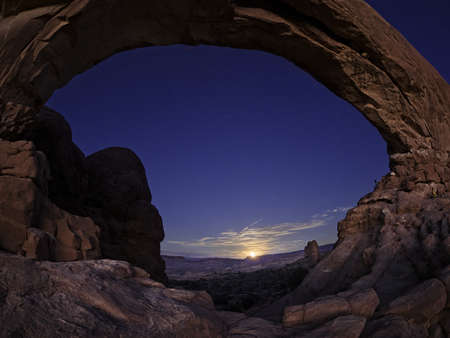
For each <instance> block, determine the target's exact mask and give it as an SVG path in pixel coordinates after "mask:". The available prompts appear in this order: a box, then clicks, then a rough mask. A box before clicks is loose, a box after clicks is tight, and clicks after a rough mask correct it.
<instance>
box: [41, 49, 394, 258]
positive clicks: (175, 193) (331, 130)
mask: <svg viewBox="0 0 450 338" xmlns="http://www.w3.org/2000/svg"><path fill="white" fill-rule="evenodd" d="M180 56H182V59H180ZM113 83H116V85H113ZM148 93H151V94H152V95H151V97H149V95H148ZM74 98H76V99H75V100H74ZM47 104H48V105H49V106H50V107H51V108H52V109H55V110H56V111H59V112H61V113H62V114H63V115H65V116H66V118H68V121H69V123H70V125H71V126H72V129H73V131H74V136H73V138H74V142H75V144H77V145H78V146H79V147H81V149H82V150H83V152H84V153H85V154H86V155H89V154H93V153H95V152H97V151H100V150H101V149H105V148H109V147H112V146H126V147H127V148H130V149H132V150H133V151H136V153H137V155H138V157H139V158H140V159H141V161H142V162H143V165H144V167H145V168H146V174H147V177H148V179H149V183H150V187H151V191H152V195H153V199H152V203H153V204H154V205H155V206H156V207H157V208H158V209H159V211H160V213H161V215H162V217H163V220H164V224H165V225H164V229H165V234H166V236H165V241H164V242H163V243H162V244H163V254H164V253H168V254H172V255H174V254H175V255H183V254H184V255H187V256H211V257H212V256H214V257H233V258H245V257H246V256H248V252H249V251H251V250H253V251H256V252H258V255H264V254H275V253H281V252H289V251H297V250H300V249H303V247H304V246H305V245H306V243H307V242H308V241H310V240H318V241H319V243H320V244H329V243H334V242H335V241H336V239H337V232H336V224H337V221H339V220H340V219H341V218H343V217H344V215H345V211H346V210H348V209H350V207H352V206H354V205H356V202H357V200H358V199H359V198H360V196H362V195H364V194H366V193H368V192H369V191H370V190H371V189H372V188H373V184H374V180H379V179H380V178H381V177H382V176H383V175H384V174H386V172H387V171H388V166H387V164H388V163H387V158H386V152H385V144H384V142H383V140H382V139H381V137H379V136H377V135H376V132H375V130H374V129H373V127H372V126H371V125H370V124H369V123H367V121H366V120H365V119H364V118H363V117H361V116H360V115H359V113H358V112H357V111H356V110H354V108H353V107H351V106H349V105H348V104H347V103H345V102H344V101H340V100H339V99H338V98H336V97H334V95H332V94H331V93H329V92H328V90H327V89H326V88H323V87H322V86H321V85H320V84H319V83H317V82H316V81H315V80H313V79H311V78H310V77H309V76H308V75H307V74H305V73H302V72H301V71H299V69H298V68H296V67H295V66H293V65H291V64H290V63H288V62H286V61H284V60H283V59H279V58H278V57H275V56H272V55H270V54H266V53H258V52H255V51H238V50H234V49H224V48H222V47H221V48H215V47H207V46H204V47H188V46H174V47H151V48H148V49H140V50H136V51H134V52H128V53H125V54H121V55H119V56H117V57H114V58H112V59H109V60H108V61H106V62H105V63H102V64H100V65H99V66H96V67H95V68H94V69H93V70H92V71H91V72H89V73H87V74H84V75H83V76H80V77H79V78H77V79H75V80H73V81H72V82H71V84H69V85H68V87H66V88H65V89H63V90H61V91H60V92H57V93H56V94H55V95H54V96H53V97H52V98H51V100H50V101H49V102H48V103H47ZM369 135H370V136H369ZM356 139H357V140H358V141H357V142H355V140H356ZM55 170H57V169H56V168H55ZM59 188H60V187H59ZM54 190H57V189H54ZM57 203H58V202H57ZM58 204H61V203H58ZM327 210H328V213H327V212H326V211H327ZM249 224H255V231H258V230H259V232H261V235H262V232H264V231H270V230H271V229H276V228H277V227H280V226H281V227H285V228H286V229H285V230H286V231H288V232H290V236H287V237H285V236H281V235H282V234H281V233H279V235H280V236H281V237H280V238H279V240H278V241H277V239H276V238H271V239H270V240H269V238H267V237H268V236H265V238H261V237H260V234H255V236H251V237H252V238H246V240H245V241H241V240H239V236H238V233H239V232H240V231H242V230H243V229H244V228H245V226H246V225H249ZM301 224H303V227H304V228H306V229H305V230H308V225H309V226H311V228H315V227H316V226H317V227H318V228H317V229H316V230H308V231H303V233H305V234H306V236H305V235H302V234H301V233H300V232H299V231H300V230H299V231H297V230H295V231H291V230H290V229H291V228H292V229H294V228H295V227H299V226H300V225H301ZM256 225H257V226H256ZM225 232H230V233H236V235H235V236H231V235H230V236H229V238H227V239H226V240H227V241H233V240H234V243H233V245H229V246H227V247H225V246H224V245H223V243H221V242H222V241H223V240H225V239H224V238H220V237H223V236H221V235H220V234H221V233H225ZM241 235H242V234H241ZM291 237H295V238H291ZM201 239H206V241H202V240H201ZM250 239H252V240H253V242H252V243H249V240H250ZM244 242H245V243H244ZM196 244H197V245H196Z"/></svg>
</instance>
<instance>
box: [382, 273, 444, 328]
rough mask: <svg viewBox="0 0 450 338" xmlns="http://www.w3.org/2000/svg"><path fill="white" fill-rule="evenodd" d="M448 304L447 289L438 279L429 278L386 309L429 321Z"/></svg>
mask: <svg viewBox="0 0 450 338" xmlns="http://www.w3.org/2000/svg"><path fill="white" fill-rule="evenodd" d="M446 304H447V290H446V288H445V286H444V284H443V283H442V282H441V281H440V280H438V279H429V280H427V281H425V282H423V283H422V284H420V285H418V286H416V287H414V288H413V289H412V290H410V291H408V292H407V293H406V294H404V295H402V296H400V297H398V298H397V299H395V300H394V301H392V302H391V303H390V304H389V305H388V308H387V309H386V310H385V311H384V313H386V314H394V315H401V316H404V317H406V318H408V319H413V320H414V321H415V322H417V323H423V322H427V321H429V320H430V319H431V318H433V317H434V316H436V315H437V314H438V313H440V312H441V311H442V310H443V309H444V308H445V306H446Z"/></svg>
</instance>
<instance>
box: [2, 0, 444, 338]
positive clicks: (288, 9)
mask: <svg viewBox="0 0 450 338" xmlns="http://www.w3.org/2000/svg"><path fill="white" fill-rule="evenodd" d="M39 6H40V7H39ZM0 43H1V45H2V46H3V47H2V49H1V52H0V65H1V69H0V138H2V141H1V148H0V158H1V161H0V168H1V171H0V215H1V223H0V230H1V231H0V247H1V248H3V249H5V250H8V251H10V252H14V253H23V254H25V255H28V256H30V257H36V258H48V257H51V258H52V257H53V258H54V259H57V260H72V259H82V258H96V257H99V256H100V252H99V238H100V242H101V241H102V240H101V238H102V236H103V235H102V234H101V232H100V231H101V230H102V229H101V228H102V227H103V228H105V237H104V238H105V243H103V244H100V246H104V247H105V250H106V251H108V250H110V251H108V252H114V253H117V254H119V255H124V256H126V257H128V259H130V256H129V255H130V251H129V248H130V245H132V241H133V239H135V238H136V237H137V233H132V234H129V230H131V232H133V231H134V230H132V229H131V228H130V229H129V230H126V231H124V232H121V231H119V233H120V234H125V235H128V234H129V235H130V239H129V240H128V239H124V238H120V236H116V235H115V234H114V235H112V234H111V233H112V231H113V230H114V231H115V230H116V229H119V228H120V229H122V230H123V229H124V228H125V227H126V226H130V225H131V224H135V225H136V224H137V225H136V229H138V230H136V231H137V232H138V233H139V232H140V231H142V227H141V225H142V224H143V223H142V220H143V218H146V219H147V218H149V219H151V220H152V221H150V223H151V222H154V227H153V225H150V228H152V229H154V230H152V231H155V233H154V235H155V236H156V237H153V232H152V231H151V232H152V235H149V237H148V238H152V239H153V242H152V243H156V242H157V240H156V238H160V237H161V236H160V235H161V231H160V230H159V229H160V219H159V216H157V213H156V211H155V210H154V209H153V208H152V207H150V206H148V204H146V206H145V207H142V204H141V202H138V201H140V200H135V201H133V202H132V201H130V203H132V204H133V205H134V204H136V205H138V206H136V208H137V209H136V210H135V211H133V212H132V216H130V218H127V219H126V220H124V218H122V219H120V217H122V216H123V214H122V213H120V215H119V216H120V217H119V218H117V217H116V216H117V215H115V214H110V212H109V211H108V208H109V207H110V206H108V205H104V204H101V205H89V203H90V202H91V201H95V200H96V197H98V196H101V193H99V192H95V193H93V194H90V193H89V189H88V186H89V177H88V174H87V172H86V171H84V170H85V168H83V166H85V165H86V162H85V161H84V159H83V156H82V154H80V153H79V151H78V150H77V148H76V147H75V146H73V145H72V144H71V140H70V139H69V137H68V136H67V133H64V132H62V134H60V131H59V130H55V126H63V127H62V128H63V129H64V128H65V127H64V122H61V121H60V122H57V121H56V120H53V119H52V118H49V119H47V118H46V115H45V114H46V113H45V112H46V110H45V109H44V108H43V105H44V104H45V102H46V101H47V99H48V98H49V97H50V96H51V95H52V93H53V92H54V90H56V89H57V88H59V87H61V86H63V85H65V84H66V83H67V82H68V81H70V79H71V78H72V77H73V76H75V75H76V74H78V73H80V72H82V71H84V70H86V69H88V68H90V67H92V66H93V65H94V64H96V63H97V62H100V61H101V60H104V59H105V58H107V57H109V56H111V55H113V54H114V53H117V52H119V51H122V50H125V49H132V48H137V47H143V46H153V45H169V44H177V43H184V44H190V45H196V44H211V45H219V46H228V47H237V48H248V49H259V50H263V51H267V52H271V53H274V54H277V55H280V56H283V57H285V58H286V59H288V60H290V61H292V62H293V63H295V64H296V65H298V66H299V67H301V68H303V69H304V70H305V71H307V72H309V73H310V74H311V75H312V76H314V77H315V78H316V79H317V80H318V81H320V82H322V83H323V84H324V85H325V86H327V87H328V88H329V89H330V90H332V91H333V92H334V93H336V95H338V96H340V97H341V98H343V99H344V100H347V101H348V102H349V103H351V104H353V105H354V106H355V107H356V108H357V109H359V110H360V111H361V112H362V114H363V115H364V116H365V117H366V118H367V119H368V120H369V121H370V122H371V123H373V125H374V126H375V127H376V128H377V129H378V130H379V132H380V133H381V135H382V136H383V138H384V139H385V140H386V142H387V144H388V153H389V156H390V170H391V172H390V173H389V174H388V175H387V176H385V177H384V178H383V179H382V180H381V181H380V182H379V183H378V185H377V187H376V188H375V190H374V192H372V193H370V194H368V195H367V196H365V197H363V198H362V199H361V200H360V201H359V203H358V206H356V207H355V208H353V209H352V210H350V211H349V212H348V214H347V216H346V218H345V219H344V220H343V221H341V222H340V223H339V227H338V231H339V240H338V242H337V243H336V247H335V249H334V250H333V251H332V252H331V253H330V254H329V255H328V256H327V257H325V258H323V259H322V260H321V261H320V262H319V263H318V264H317V265H316V266H315V267H314V269H313V270H312V271H311V272H310V273H309V274H308V276H307V277H306V278H305V280H304V281H303V283H302V284H301V285H300V286H299V288H298V289H297V290H296V291H295V292H294V293H293V294H291V295H288V296H286V297H285V298H283V299H282V300H280V301H279V302H277V303H275V304H272V305H271V306H269V307H267V308H266V309H264V310H263V311H261V312H260V315H261V316H264V317H266V318H274V319H278V320H281V318H282V316H283V313H284V311H285V308H286V307H288V306H293V305H296V306H302V305H304V306H305V309H306V307H307V305H308V304H309V303H310V302H314V299H315V298H317V297H323V296H331V297H334V296H333V295H335V296H337V297H341V296H339V294H340V293H341V292H344V291H345V292H350V293H357V292H360V291H363V290H370V289H373V290H374V292H376V294H377V297H378V298H379V301H380V304H379V306H378V307H377V309H376V312H375V315H374V317H372V318H369V319H366V318H365V317H362V316H359V315H348V314H347V315H342V312H339V311H337V312H336V313H335V314H334V315H336V316H338V317H336V318H334V319H330V320H329V321H328V322H327V323H325V324H323V325H322V326H320V327H311V326H309V325H306V326H305V325H300V326H298V327H297V328H296V329H297V330H298V332H300V333H298V335H301V334H303V333H304V335H305V336H309V337H311V336H320V337H322V336H330V335H333V334H334V335H338V336H339V335H340V334H341V333H342V332H348V336H354V337H357V336H359V335H360V334H361V332H363V333H362V335H363V336H367V337H384V336H386V335H387V333H389V334H397V335H398V336H399V337H426V336H429V335H434V336H436V335H437V336H439V335H441V336H442V335H445V334H447V335H448V334H450V323H449V320H450V319H449V317H450V315H449V310H448V294H447V293H445V292H442V290H443V289H442V285H443V284H445V286H446V288H447V292H448V278H447V277H445V271H448V265H449V264H450V237H449V229H448V228H449V223H450V216H449V210H450V161H449V152H450V89H449V85H448V84H447V82H446V81H445V80H444V79H442V77H441V76H440V75H439V74H438V73H437V71H436V70H435V69H434V68H433V67H432V66H431V65H430V64H429V63H428V62H427V61H426V60H425V59H424V58H423V57H422V56H421V55H420V54H419V53H418V52H417V51H416V50H415V49H414V48H413V47H412V46H411V45H410V44H409V43H408V42H407V41H406V40H405V38H404V37H403V36H402V35H401V34H400V33H399V32H397V31H396V30H395V29H394V28H393V27H391V26H390V25H389V24H388V23H387V22H386V21H385V20H383V19H382V18H381V17H380V16H379V15H378V14H377V13H376V12H375V11H374V10H373V9H371V7H370V6H369V5H368V4H367V3H366V2H365V1H363V0H347V1H335V0H323V1H318V0H307V1H292V0H280V1H260V2H256V1H248V0H231V1H228V0H211V1H194V0H176V1H164V2H161V1H151V0H149V1H137V2H133V3H132V4H130V2H129V1H123V0H111V1H108V5H107V6H105V3H104V2H103V1H94V0H85V1H81V0H72V1H70V0H45V1H34V0H33V1H20V2H15V1H4V2H3V6H2V8H1V18H0ZM93 113H94V112H93ZM49 114H50V115H51V113H49ZM58 128H59V127H58ZM53 140H55V141H53ZM60 140H61V142H62V146H58V142H59V141H60ZM14 141H17V142H14ZM109 155H110V158H111V159H114V158H116V157H115V155H112V154H109ZM48 168H50V175H51V176H49V171H48ZM97 170H100V171H101V170H102V169H101V168H99V169H97V168H91V172H93V173H94V174H95V173H97ZM117 174H118V175H119V176H121V174H120V172H119V173H117ZM50 177H53V180H51V179H49V178H50ZM127 184H128V183H127ZM127 184H125V187H131V186H134V185H133V184H131V185H130V186H128V185H127ZM102 185H103V186H104V187H108V185H109V182H108V181H107V180H106V181H103V182H102ZM85 189H87V190H85ZM85 192H86V194H85ZM85 198H87V200H85ZM139 198H140V197H139ZM147 202H149V201H146V202H145V203H147ZM93 210H95V212H94V211H93ZM121 210H122V209H121ZM122 211H123V210H122ZM136 215H139V216H136ZM93 219H94V220H95V222H97V223H98V224H97V223H95V222H93ZM111 219H114V220H115V221H117V223H115V222H112V223H111V224H112V225H110V223H109V222H110V221H111ZM122 221H123V222H124V223H121V222H122ZM150 223H149V224H150ZM120 224H123V226H124V228H121V225H120ZM42 231H43V232H42ZM158 236H159V237H158ZM117 241H118V242H117ZM117 245H123V246H124V247H123V249H122V248H121V249H120V250H118V249H117ZM114 246H116V247H115V248H114ZM107 247H108V249H106V248H107ZM122 250H123V251H122ZM157 251H158V250H157V248H156V247H155V248H154V249H153V251H152V250H149V251H148V252H153V254H154V255H155V256H153V257H152V258H149V261H146V262H150V261H152V262H158V261H160V258H159V253H157ZM146 254H147V251H144V252H139V254H138V257H140V258H135V259H136V263H138V264H141V262H142V259H143V258H142V255H146ZM127 255H128V256H127ZM8 259H17V258H13V257H11V258H5V261H7V260H8ZM35 264H37V263H35ZM76 264H80V265H83V264H85V266H86V267H87V266H88V264H92V263H76ZM152 264H153V263H152ZM54 267H55V269H56V270H58V267H61V269H62V267H63V265H54ZM154 269H155V271H156V275H157V274H158V273H161V271H162V269H163V267H162V266H158V267H154ZM446 269H447V270H446ZM2 271H3V270H2ZM158 271H159V272H158ZM54 273H55V274H57V273H58V272H57V271H55V272H54ZM61 273H62V272H61ZM2 276H3V277H2V278H5V277H4V273H3V274H2ZM43 276H44V274H43V272H42V271H41V270H36V272H35V273H34V274H32V275H29V278H28V281H29V282H30V283H35V282H38V281H40V279H41V278H44V277H43ZM442 276H444V277H442ZM68 278H75V277H74V276H71V277H68ZM92 282H93V283H95V282H96V281H95V280H92ZM442 283H443V284H442ZM124 284H125V285H122V286H123V287H124V288H126V287H127V286H126V285H127V283H126V282H124ZM0 285H3V284H0ZM8 285H10V284H8ZM1 287H2V288H3V286H1ZM24 290H26V288H24ZM5 292H6V293H7V294H8V295H9V293H10V292H11V290H10V289H9V290H7V291H2V293H0V295H2V294H4V293H5ZM79 292H82V290H80V291H79ZM105 292H106V291H99V293H100V294H104V295H105V296H106V293H105ZM138 294H139V295H141V291H139V292H138ZM418 294H423V297H418V296H417V295H418ZM17 295H19V296H18V297H25V296H24V295H26V294H24V293H20V292H18V293H17ZM61 295H64V293H62V294H61ZM55 297H56V296H55ZM61 297H63V296H61ZM138 297H139V296H138ZM399 297H400V298H399ZM436 297H440V298H439V299H440V300H442V301H441V302H438V305H439V306H438V305H436V306H431V308H430V307H429V306H425V305H424V304H423V302H422V301H420V300H419V299H425V300H426V299H430V300H431V299H437V298H436ZM344 298H345V297H344ZM2 299H3V298H2V297H0V300H2ZM49 299H50V300H48V299H47V298H46V302H42V304H41V305H40V306H42V308H45V306H46V305H48V302H50V301H53V300H54V298H49ZM321 299H323V298H321ZM346 299H347V298H346ZM55 302H56V300H55ZM347 302H348V301H347ZM444 303H446V304H447V305H446V308H445V309H444V308H443V305H442V304H444ZM405 304H409V305H407V306H406V305H405ZM4 306H5V303H2V307H4ZM123 306H125V305H123ZM37 309H38V305H35V306H34V307H25V308H23V310H19V309H18V308H11V309H10V311H12V312H10V313H8V316H9V317H7V316H6V315H5V313H6V312H4V311H2V312H0V314H1V315H2V316H3V318H1V320H2V323H8V322H9V318H14V316H19V315H22V316H29V315H31V314H32V313H33V312H32V311H36V310H37ZM64 309H65V308H64ZM64 309H61V311H62V312H64V311H65V310H64ZM406 309H407V310H406ZM71 310H72V308H71ZM61 311H60V312H59V313H58V316H61V317H60V318H62V319H63V318H65V317H64V316H65V315H66V314H65V313H61ZM180 311H181V310H180ZM424 311H425V312H424ZM338 313H339V314H338ZM334 315H333V316H334ZM231 317H232V316H231ZM22 318H24V317H22ZM98 318H99V317H96V319H95V320H96V322H95V324H96V325H100V324H101V323H102V320H101V319H98ZM110 318H112V317H110ZM126 318H127V320H131V319H129V318H131V317H126ZM233 318H234V319H233ZM233 318H231V319H230V318H228V320H230V321H233V320H235V319H236V318H235V317H233ZM111 320H113V319H111ZM115 320H119V319H117V318H116V319H115ZM127 320H125V322H127ZM261 321H262V319H257V320H250V319H248V320H246V321H239V323H240V324H239V325H238V327H239V329H236V330H237V331H235V332H237V333H236V334H241V335H242V334H247V333H246V332H248V334H249V335H252V334H253V335H255V332H256V331H255V330H254V328H255V327H266V328H267V329H266V330H265V332H266V334H265V335H266V336H267V334H269V333H270V334H272V335H275V334H278V333H279V334H280V335H281V334H284V333H285V332H286V331H279V330H280V328H279V327H278V326H274V325H272V324H267V322H264V323H265V324H262V323H261ZM12 323H13V322H11V324H12ZM241 324H242V325H241ZM61 325H62V324H61ZM130 325H131V324H130ZM180 325H181V324H180ZM28 332H33V331H28ZM215 332H216V331H214V330H211V331H210V332H209V335H210V336H214V334H215ZM230 332H232V331H230ZM259 332H261V330H260V331H259ZM301 332H303V333H301ZM204 334H205V333H204V331H202V332H201V335H204Z"/></svg>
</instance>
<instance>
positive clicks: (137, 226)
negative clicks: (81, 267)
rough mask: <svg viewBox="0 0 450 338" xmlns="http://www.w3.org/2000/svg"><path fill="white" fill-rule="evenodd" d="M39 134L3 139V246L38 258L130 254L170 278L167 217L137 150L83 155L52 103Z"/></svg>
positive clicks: (158, 276) (42, 116) (0, 165)
mask: <svg viewBox="0 0 450 338" xmlns="http://www.w3.org/2000/svg"><path fill="white" fill-rule="evenodd" d="M33 140H34V143H32V142H25V141H19V142H9V141H6V140H0V160H1V161H0V182H2V184H0V192H3V194H1V196H0V201H1V203H0V210H1V211H2V212H1V216H2V222H1V223H0V230H2V231H1V232H0V248H1V249H4V250H8V251H10V252H13V253H18V254H23V255H25V256H26V257H31V258H36V259H40V260H47V259H48V260H55V261H74V260H80V259H95V258H101V257H106V258H113V259H124V260H127V261H129V262H131V263H133V264H135V265H137V266H140V267H142V268H145V269H146V270H147V271H149V272H150V273H151V274H152V278H154V279H157V280H159V281H164V282H165V281H167V278H166V276H165V274H164V261H163V260H162V259H161V256H160V242H161V241H162V240H163V238H164V230H163V227H162V220H161V217H160V216H159V213H158V210H157V209H156V208H155V207H154V206H153V205H151V194H150V190H149V188H148V184H147V178H146V175H145V169H144V167H143V165H142V163H141V162H140V160H139V159H138V158H137V157H136V155H135V154H134V153H133V152H131V151H130V150H127V149H123V148H110V149H106V150H103V151H100V152H97V153H95V154H93V155H91V156H89V157H87V158H85V157H84V155H83V153H82V152H81V151H80V150H79V149H78V147H76V146H75V145H74V144H73V142H72V134H71V130H70V127H69V125H68V124H67V122H66V121H65V120H64V118H63V117H62V116H61V115H60V114H58V113H56V112H55V111H52V110H50V109H48V108H43V109H41V111H40V112H39V113H38V115H37V122H36V127H35V130H34V131H33ZM37 148H39V149H40V150H37Z"/></svg>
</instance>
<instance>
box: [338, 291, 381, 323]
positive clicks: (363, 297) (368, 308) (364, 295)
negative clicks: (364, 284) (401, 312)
mask: <svg viewBox="0 0 450 338" xmlns="http://www.w3.org/2000/svg"><path fill="white" fill-rule="evenodd" d="M346 299H347V301H348V302H349V304H350V308H351V311H352V314H354V315H356V316H362V317H366V318H370V317H372V316H373V314H374V313H375V310H376V308H377V307H378V304H380V299H379V298H378V295H377V293H376V292H375V290H374V289H367V290H362V291H357V292H354V293H352V294H351V295H349V296H348V297H347V298H346Z"/></svg>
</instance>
